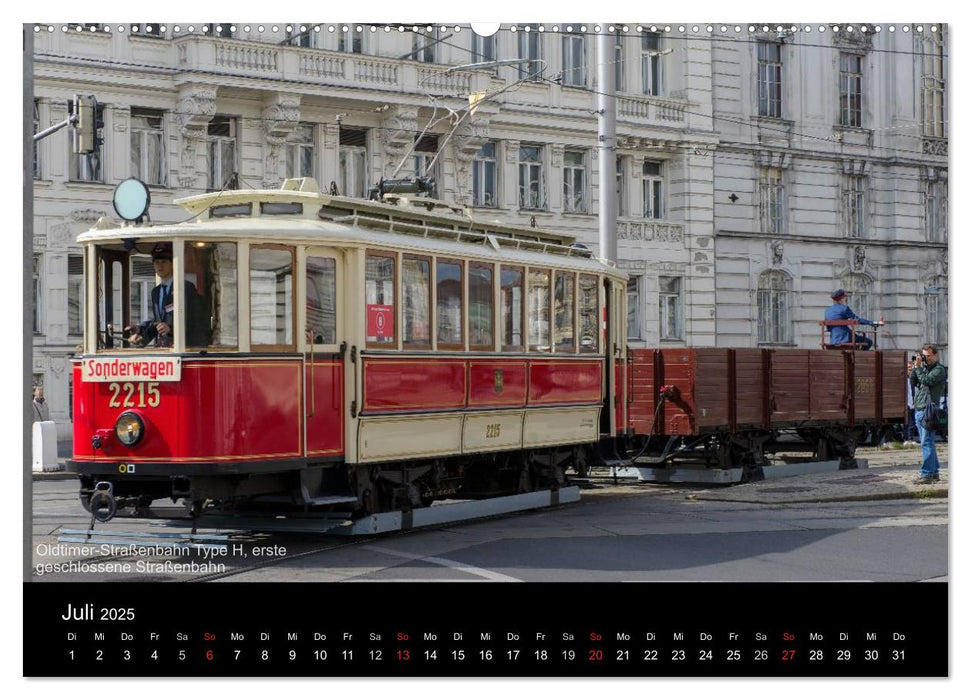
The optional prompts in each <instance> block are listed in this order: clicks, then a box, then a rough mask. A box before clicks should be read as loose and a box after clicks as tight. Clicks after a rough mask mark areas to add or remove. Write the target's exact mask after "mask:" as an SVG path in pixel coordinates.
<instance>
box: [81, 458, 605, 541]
mask: <svg viewBox="0 0 971 700" xmlns="http://www.w3.org/2000/svg"><path fill="white" fill-rule="evenodd" d="M586 454H587V449H586V448H584V447H567V448H562V447H561V448H556V449H549V450H539V451H536V450H531V451H515V452H503V453H494V454H485V455H475V456H463V457H451V458H440V459H433V460H422V461H415V462H401V463H382V464H366V465H360V464H359V465H348V464H344V463H328V464H323V465H309V466H302V465H301V466H297V467H294V468H292V469H282V470H278V471H273V472H264V473H253V472H250V473H231V474H227V473H226V472H221V473H218V474H212V475H206V474H193V475H172V476H167V475H159V474H155V475H138V476H136V475H132V474H125V475H124V476H123V477H122V478H119V477H118V476H117V475H114V474H111V473H109V472H105V473H97V471H96V470H94V469H92V468H91V467H90V466H89V467H88V468H86V469H84V470H83V472H84V473H81V474H80V481H81V485H80V491H79V499H80V501H81V504H82V506H84V508H85V510H87V511H88V512H90V513H91V514H92V518H93V519H94V520H96V521H98V522H108V521H109V520H111V519H113V518H115V517H135V518H141V517H153V516H161V515H162V510H161V509H164V512H165V515H166V517H172V516H173V515H181V517H190V518H198V517H200V516H201V515H203V514H204V513H216V512H218V513H221V514H227V513H259V512H271V511H272V512H274V513H279V514H284V515H285V514H287V513H318V514H327V513H340V514H342V515H344V516H350V517H354V518H358V517H365V516H369V515H373V514H377V513H383V512H390V511H403V512H408V511H411V510H413V509H417V508H423V507H427V506H430V505H431V504H432V503H433V502H435V501H441V500H447V499H463V500H480V499H489V498H496V497H502V496H511V495H517V494H524V493H529V492H533V491H540V490H544V489H558V488H560V487H561V486H564V485H566V470H567V468H569V467H570V466H573V465H574V464H576V460H577V459H580V460H581V461H585V460H586ZM174 470H175V467H173V468H172V471H174ZM154 471H156V472H157V471H158V467H156V468H155V470H154ZM193 471H198V470H197V469H194V470H193ZM173 509H174V510H173Z"/></svg>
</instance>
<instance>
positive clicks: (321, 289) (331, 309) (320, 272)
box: [307, 256, 337, 345]
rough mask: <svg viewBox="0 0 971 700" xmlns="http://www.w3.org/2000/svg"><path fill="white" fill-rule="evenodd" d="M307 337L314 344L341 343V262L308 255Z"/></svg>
mask: <svg viewBox="0 0 971 700" xmlns="http://www.w3.org/2000/svg"><path fill="white" fill-rule="evenodd" d="M307 336H308V338H309V340H310V342H311V343H313V344H314V345H334V344H336V343H337V262H336V261H335V260H334V259H333V258H317V257H312V256H311V257H308V258H307Z"/></svg>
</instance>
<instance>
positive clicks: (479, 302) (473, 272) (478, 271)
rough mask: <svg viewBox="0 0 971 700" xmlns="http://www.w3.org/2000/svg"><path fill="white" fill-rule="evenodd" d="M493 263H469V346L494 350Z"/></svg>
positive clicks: (475, 348)
mask: <svg viewBox="0 0 971 700" xmlns="http://www.w3.org/2000/svg"><path fill="white" fill-rule="evenodd" d="M492 270H493V268H492V265H486V264H484V263H474V262H473V263H469V346H470V347H471V348H472V349H473V350H492V349H494V347H495V346H494V344H493V343H494V340H493V334H492V323H493V321H492V315H493V314H492V274H493V273H492Z"/></svg>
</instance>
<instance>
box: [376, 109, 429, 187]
mask: <svg viewBox="0 0 971 700" xmlns="http://www.w3.org/2000/svg"><path fill="white" fill-rule="evenodd" d="M420 131H421V130H420V129H419V128H418V110H416V109H403V108H398V109H397V110H396V111H395V112H394V113H393V114H392V115H391V116H389V117H388V118H387V119H385V120H384V121H383V122H381V129H379V130H378V132H377V135H376V136H377V138H378V139H379V140H381V141H383V142H384V154H385V158H384V169H385V173H386V174H387V175H388V177H391V175H392V173H394V171H395V169H396V168H397V167H398V164H399V163H401V161H402V159H403V158H404V157H405V154H406V153H407V152H408V151H409V150H410V149H411V147H412V146H414V144H415V137H416V136H418V134H419V132H420Z"/></svg>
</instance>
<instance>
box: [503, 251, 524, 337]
mask: <svg viewBox="0 0 971 700" xmlns="http://www.w3.org/2000/svg"><path fill="white" fill-rule="evenodd" d="M500 284H501V287H500V294H501V296H502V299H501V302H500V307H499V326H500V327H501V332H502V349H503V350H504V351H506V352H521V351H522V350H523V348H524V343H523V300H524V299H525V297H524V296H523V268H521V267H506V266H505V265H503V266H502V268H501V276H500Z"/></svg>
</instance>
